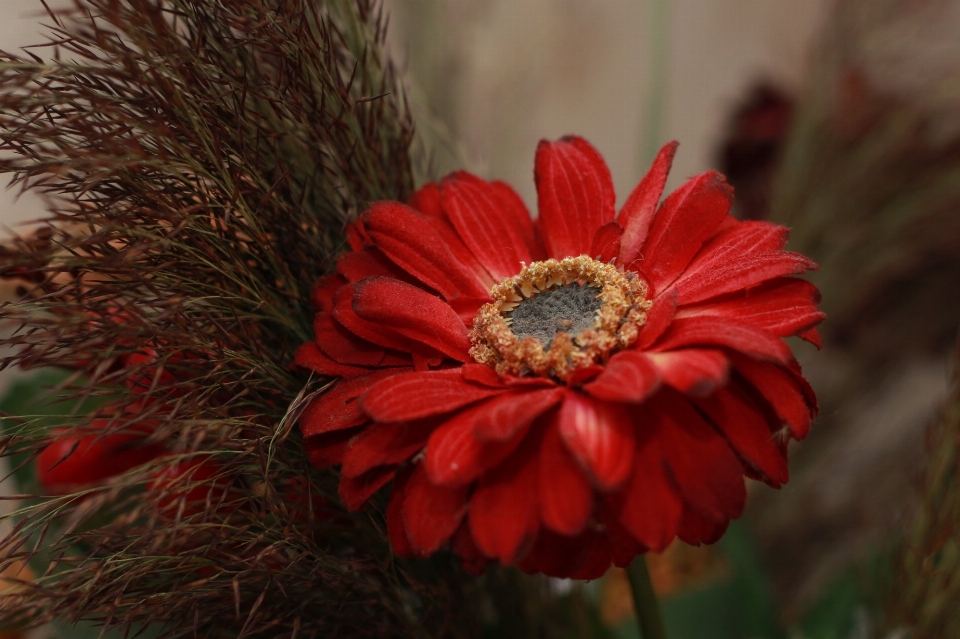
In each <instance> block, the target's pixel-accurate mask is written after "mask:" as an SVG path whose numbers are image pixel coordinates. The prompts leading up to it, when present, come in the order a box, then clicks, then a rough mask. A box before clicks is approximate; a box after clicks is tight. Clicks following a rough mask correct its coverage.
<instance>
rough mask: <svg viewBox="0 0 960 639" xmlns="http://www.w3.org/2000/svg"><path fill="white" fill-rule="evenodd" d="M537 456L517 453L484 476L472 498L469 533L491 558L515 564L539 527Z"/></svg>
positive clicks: (531, 452) (530, 453) (527, 452)
mask: <svg viewBox="0 0 960 639" xmlns="http://www.w3.org/2000/svg"><path fill="white" fill-rule="evenodd" d="M537 462H538V457H537V455H536V454H534V452H533V451H526V452H524V453H521V454H518V455H515V456H514V457H513V458H512V459H510V460H508V461H507V462H506V463H504V464H503V465H501V466H500V467H499V468H497V469H495V470H493V471H491V472H490V473H487V474H486V475H484V477H483V478H482V479H481V480H480V483H479V484H478V485H477V489H476V490H475V491H474V493H473V495H472V496H471V498H470V519H469V522H470V532H471V533H472V535H473V540H474V541H475V542H476V543H477V547H478V548H480V550H482V551H483V553H484V554H485V555H487V556H488V557H496V558H497V559H499V560H500V562H501V563H503V564H512V563H514V562H515V561H516V560H517V559H518V558H519V557H521V556H522V555H523V554H524V552H526V550H527V549H528V548H529V547H530V545H531V544H532V543H533V539H534V537H535V536H536V534H537V529H538V528H539V527H540V511H539V504H538V503H537V497H538V490H537V488H538V472H537V470H538V468H537Z"/></svg>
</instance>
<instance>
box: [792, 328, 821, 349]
mask: <svg viewBox="0 0 960 639" xmlns="http://www.w3.org/2000/svg"><path fill="white" fill-rule="evenodd" d="M797 337H799V338H800V339H802V340H806V341H808V342H810V343H811V344H813V345H814V346H816V347H817V348H818V349H819V348H823V338H822V337H820V331H818V330H817V329H815V328H811V329H808V330H806V331H801V332H800V333H797Z"/></svg>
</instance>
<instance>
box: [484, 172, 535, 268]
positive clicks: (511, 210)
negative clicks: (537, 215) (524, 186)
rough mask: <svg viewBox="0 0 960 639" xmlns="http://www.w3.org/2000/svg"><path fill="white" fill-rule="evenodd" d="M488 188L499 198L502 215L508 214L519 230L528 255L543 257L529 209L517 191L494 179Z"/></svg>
mask: <svg viewBox="0 0 960 639" xmlns="http://www.w3.org/2000/svg"><path fill="white" fill-rule="evenodd" d="M490 188H492V189H493V191H494V192H495V193H496V194H497V197H498V198H499V199H500V205H501V206H502V207H503V213H504V215H507V216H509V217H510V218H511V219H512V223H513V225H514V226H515V227H516V228H517V229H518V230H519V231H520V236H521V237H522V238H523V244H524V246H526V247H527V248H528V249H529V250H530V255H531V256H532V257H533V259H535V260H543V259H545V258H546V253H545V251H544V250H543V243H542V242H540V239H539V238H538V237H537V232H536V227H535V226H534V224H533V218H532V217H531V215H530V211H528V210H527V205H526V204H524V203H523V200H522V199H521V198H520V196H519V195H518V194H517V192H516V191H514V190H513V187H512V186H510V185H509V184H507V183H506V182H500V181H496V180H495V181H493V182H490Z"/></svg>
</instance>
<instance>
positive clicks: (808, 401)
mask: <svg viewBox="0 0 960 639" xmlns="http://www.w3.org/2000/svg"><path fill="white" fill-rule="evenodd" d="M733 365H734V368H736V370H737V372H738V373H740V374H741V375H743V377H744V378H746V380H747V381H748V382H749V383H750V384H751V385H752V386H753V388H755V389H756V390H757V391H758V392H759V393H760V395H761V396H762V397H763V399H765V400H766V402H767V403H768V404H769V405H770V407H771V408H772V409H773V411H774V413H776V415H777V416H778V417H779V418H780V419H782V420H783V421H784V422H786V424H787V426H788V427H789V428H790V432H791V433H792V434H793V436H794V437H795V438H796V439H798V440H799V439H803V438H804V437H806V436H807V433H809V432H810V422H811V420H812V419H813V417H814V415H816V414H817V405H816V401H815V398H814V397H813V391H812V390H808V389H809V386H807V384H806V380H804V379H803V378H802V377H800V375H799V374H793V373H791V372H790V371H787V370H785V369H784V368H782V367H780V366H776V365H774V364H768V363H766V362H758V361H756V360H752V359H750V358H747V357H735V358H734V359H733Z"/></svg>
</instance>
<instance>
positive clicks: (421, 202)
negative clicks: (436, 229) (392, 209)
mask: <svg viewBox="0 0 960 639" xmlns="http://www.w3.org/2000/svg"><path fill="white" fill-rule="evenodd" d="M407 206H409V207H410V208H411V209H413V210H414V211H419V212H420V213H423V214H424V215H426V216H427V217H435V218H441V219H444V218H446V216H445V215H444V214H443V209H442V208H441V207H440V187H439V186H438V185H437V183H436V182H427V183H426V184H424V185H423V186H421V187H420V188H419V189H417V190H416V191H414V193H413V195H411V196H410V199H409V200H407Z"/></svg>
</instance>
